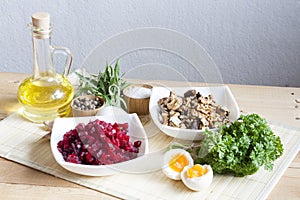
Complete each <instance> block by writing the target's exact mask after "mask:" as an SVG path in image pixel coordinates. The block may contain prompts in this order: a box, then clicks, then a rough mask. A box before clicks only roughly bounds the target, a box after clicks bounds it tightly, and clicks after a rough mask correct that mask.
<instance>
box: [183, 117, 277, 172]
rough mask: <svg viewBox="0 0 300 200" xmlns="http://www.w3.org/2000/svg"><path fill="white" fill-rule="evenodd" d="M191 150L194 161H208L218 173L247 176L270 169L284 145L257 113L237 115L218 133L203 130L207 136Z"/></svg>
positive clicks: (204, 162)
mask: <svg viewBox="0 0 300 200" xmlns="http://www.w3.org/2000/svg"><path fill="white" fill-rule="evenodd" d="M185 148H186V149H187V150H188V151H189V152H192V154H193V155H192V157H193V158H194V160H195V163H200V164H209V165H211V166H212V168H213V170H214V172H216V173H219V174H224V173H232V174H234V175H235V176H246V175H250V174H253V173H255V172H257V170H258V169H259V168H260V167H261V166H264V168H265V169H266V170H272V168H273V163H274V161H275V160H276V159H277V158H279V157H280V156H281V155H282V153H283V145H282V143H281V140H280V138H279V137H278V136H276V135H275V134H274V133H273V131H272V130H271V128H270V127H269V125H268V124H267V122H266V120H265V119H263V118H261V117H260V116H259V115H257V114H250V115H246V116H240V117H239V119H238V120H236V121H235V122H234V123H232V124H231V125H230V126H229V127H227V126H226V125H223V126H221V127H220V131H219V133H217V132H212V131H206V138H205V140H204V141H203V142H202V143H201V146H198V148H197V149H196V150H195V149H194V148H193V149H192V146H191V147H190V149H188V148H187V147H185Z"/></svg>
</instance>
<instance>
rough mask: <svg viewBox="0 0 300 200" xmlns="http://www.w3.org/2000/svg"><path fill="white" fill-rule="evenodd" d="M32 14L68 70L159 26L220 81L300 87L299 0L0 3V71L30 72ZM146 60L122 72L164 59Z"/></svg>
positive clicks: (140, 57)
mask: <svg viewBox="0 0 300 200" xmlns="http://www.w3.org/2000/svg"><path fill="white" fill-rule="evenodd" d="M36 11H46V12H49V13H50V15H51V21H52V23H53V25H54V33H53V36H52V43H53V44H54V45H60V46H66V47H68V48H69V49H71V51H72V52H73V55H74V64H73V70H74V69H76V68H80V67H81V65H82V63H83V62H84V59H85V58H86V57H87V56H88V55H89V53H90V52H91V51H92V50H93V49H94V48H95V47H96V46H97V45H98V44H100V43H101V42H103V41H104V40H106V39H108V38H109V37H111V36H113V35H116V34H118V33H120V32H124V31H127V30H131V29H135V28H141V27H162V28H168V29H172V30H176V31H178V32H180V33H183V34H185V35H187V36H189V37H191V38H193V39H195V40H196V41H197V42H198V43H199V44H201V45H202V46H203V47H204V48H205V49H206V51H207V52H208V53H209V54H210V56H211V57H212V58H213V60H214V61H215V63H216V65H217V66H218V68H219V70H220V72H221V74H222V79H223V81H224V83H239V84H256V85H276V86H298V87H299V86H300V1H299V0H251V1H246V0H200V1H190V0H185V1H182V0H151V1H141V0H140V1H139V0H128V1H125V0H111V1H104V0H102V1H96V0H94V1H92V0H72V1H62V0H52V1H17V0H1V1H0V13H1V14H0V18H1V19H0V27H1V32H0V46H1V48H0V60H1V71H2V72H26V73H31V72H32V69H33V60H32V47H31V45H32V44H31V36H30V34H29V30H28V29H27V28H26V25H27V23H28V22H30V16H31V14H32V13H34V12H36ZM149 55H150V56H149ZM149 55H148V54H146V53H145V52H142V53H140V54H138V53H137V54H132V55H129V58H130V59H128V58H127V59H124V61H122V60H121V68H122V67H123V66H124V68H122V70H123V71H126V70H127V69H128V67H130V66H136V65H139V64H141V63H143V62H157V61H156V59H157V58H159V57H161V59H164V56H157V55H155V54H153V53H152V54H149ZM166 57H168V56H166ZM166 60H167V61H165V62H166V64H168V65H170V66H172V67H174V68H178V69H179V68H184V69H185V70H184V71H185V72H186V74H185V76H186V78H187V79H188V80H190V81H199V79H198V78H197V77H195V76H194V73H193V71H192V70H190V68H189V67H188V66H184V64H182V63H180V64H179V63H178V62H175V63H172V62H171V61H168V60H170V59H166Z"/></svg>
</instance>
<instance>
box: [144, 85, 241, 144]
mask: <svg viewBox="0 0 300 200" xmlns="http://www.w3.org/2000/svg"><path fill="white" fill-rule="evenodd" d="M192 89H195V90H196V91H197V92H200V94H202V95H203V96H208V95H209V94H211V95H212V96H213V98H214V100H215V101H216V103H217V104H218V105H222V106H226V107H227V108H228V109H229V112H230V113H229V120H230V121H231V122H232V121H235V120H236V119H237V118H238V117H239V115H240V111H239V107H238V105H237V103H236V100H235V99H234V97H233V95H232V93H231V91H230V89H229V88H228V87H227V86H214V87H173V88H167V87H153V88H152V94H151V98H150V103H149V112H150V115H151V118H152V120H153V121H154V123H155V125H156V126H157V127H158V128H159V129H160V130H161V131H162V132H164V133H165V134H167V135H169V136H171V137H174V138H178V139H182V140H201V139H203V138H204V132H205V130H196V129H184V128H176V127H171V126H167V125H163V124H162V123H161V122H160V121H159V114H160V108H159V106H158V103H157V102H158V100H159V99H161V98H164V97H168V96H169V95H170V91H174V92H175V93H176V95H178V96H183V94H184V93H185V92H186V91H188V90H192ZM208 130H218V128H214V129H208Z"/></svg>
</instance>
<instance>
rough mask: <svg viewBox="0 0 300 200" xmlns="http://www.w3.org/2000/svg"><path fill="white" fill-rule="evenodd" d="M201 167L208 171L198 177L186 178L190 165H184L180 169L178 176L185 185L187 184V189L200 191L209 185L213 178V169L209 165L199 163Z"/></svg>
mask: <svg viewBox="0 0 300 200" xmlns="http://www.w3.org/2000/svg"><path fill="white" fill-rule="evenodd" d="M201 166H202V167H204V168H206V169H207V170H208V171H207V173H206V174H204V175H202V176H200V177H193V178H188V177H187V170H188V169H189V168H191V167H190V166H186V167H184V169H183V170H182V172H181V174H180V176H181V180H182V182H183V183H184V185H185V186H187V187H188V188H189V189H191V190H194V191H200V190H203V189H206V188H208V187H209V186H210V184H211V183H212V180H213V170H212V168H211V166H210V165H201Z"/></svg>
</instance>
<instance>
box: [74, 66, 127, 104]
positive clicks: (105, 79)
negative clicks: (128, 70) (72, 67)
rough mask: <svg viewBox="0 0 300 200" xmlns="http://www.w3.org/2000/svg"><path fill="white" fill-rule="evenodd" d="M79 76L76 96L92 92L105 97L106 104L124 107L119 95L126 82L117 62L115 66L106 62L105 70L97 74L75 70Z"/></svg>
mask: <svg viewBox="0 0 300 200" xmlns="http://www.w3.org/2000/svg"><path fill="white" fill-rule="evenodd" d="M75 73H76V75H77V76H78V77H79V87H78V88H77V93H76V96H79V95H83V94H94V95H96V96H100V97H102V98H104V99H105V101H106V104H108V105H114V106H119V107H121V106H122V105H123V106H124V107H126V104H125V102H124V100H123V99H122V97H121V91H122V90H123V89H124V88H125V87H126V86H128V83H127V82H126V81H125V80H124V79H123V78H122V77H123V76H124V74H122V75H120V67H119V62H118V61H117V62H116V64H115V66H114V67H112V66H111V65H108V64H106V67H105V70H104V71H103V72H99V74H98V75H93V74H87V75H82V74H79V73H77V72H75Z"/></svg>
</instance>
